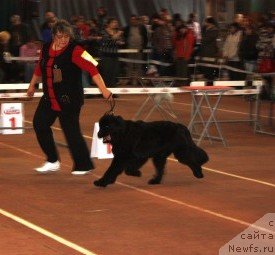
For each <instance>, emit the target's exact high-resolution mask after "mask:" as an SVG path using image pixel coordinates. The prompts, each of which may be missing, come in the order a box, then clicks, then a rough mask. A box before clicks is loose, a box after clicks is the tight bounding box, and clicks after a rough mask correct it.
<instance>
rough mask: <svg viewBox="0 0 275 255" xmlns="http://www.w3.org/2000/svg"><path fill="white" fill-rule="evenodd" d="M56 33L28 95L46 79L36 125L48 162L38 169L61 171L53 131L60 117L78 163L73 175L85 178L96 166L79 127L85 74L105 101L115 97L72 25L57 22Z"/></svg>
mask: <svg viewBox="0 0 275 255" xmlns="http://www.w3.org/2000/svg"><path fill="white" fill-rule="evenodd" d="M52 32H53V40H52V41H51V42H50V43H46V44H45V45H44V46H43V48H42V50H41V55H40V60H39V63H38V64H37V66H36V69H35V71H34V74H33V77H32V80H31V82H30V85H29V88H28V91H27V95H28V96H29V97H32V96H33V95H34V92H35V84H36V83H38V82H40V80H41V78H42V83H43V92H44V95H43V96H42V98H41V100H40V102H39V104H38V107H37V109H36V112H35V114H34V119H33V126H34V130H35V133H36V136H37V140H38V143H39V145H40V147H41V149H42V151H43V152H44V154H45V155H46V162H45V163H44V164H43V165H42V166H41V167H39V168H36V171H38V172H40V173H47V172H52V171H57V170H59V169H60V161H59V156H58V152H57V149H56V146H55V142H54V139H53V133H52V129H51V126H52V124H53V123H54V122H55V120H56V119H57V118H59V121H60V125H61V128H62V130H63V132H64V135H65V138H66V141H67V143H68V146H69V150H70V153H71V156H72V159H73V162H74V165H73V167H72V174H73V175H84V174H87V173H88V172H90V171H91V170H92V169H93V168H94V165H93V163H92V161H91V159H90V154H89V151H88V148H87V144H86V143H85V140H84V138H83V136H82V133H81V130H80V124H79V115H80V110H81V106H82V105H83V103H84V93H83V87H82V83H81V71H82V70H84V71H87V72H89V73H90V75H91V77H92V79H93V81H94V83H95V84H96V85H97V87H98V88H99V90H100V91H101V92H102V94H103V97H104V98H105V99H109V100H112V94H111V92H110V91H109V90H108V89H107V88H106V86H105V83H104V81H103V79H102V78H101V75H100V74H99V73H98V70H97V68H96V65H97V62H96V61H95V60H94V59H93V58H92V56H91V55H89V54H88V53H87V52H86V51H85V50H84V49H82V48H81V47H80V46H78V45H76V44H75V43H74V42H73V30H72V27H71V25H70V24H69V23H68V22H67V21H65V20H60V21H57V22H56V24H55V25H54V26H53V29H52Z"/></svg>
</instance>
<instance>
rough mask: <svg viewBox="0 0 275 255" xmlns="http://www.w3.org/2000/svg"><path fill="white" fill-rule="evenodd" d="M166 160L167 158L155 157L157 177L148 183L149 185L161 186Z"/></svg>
mask: <svg viewBox="0 0 275 255" xmlns="http://www.w3.org/2000/svg"><path fill="white" fill-rule="evenodd" d="M166 159H167V157H164V156H156V157H153V163H154V166H155V168H156V175H155V176H154V178H152V179H151V180H149V181H148V184H159V183H160V182H161V180H162V176H163V174H164V167H165V164H166Z"/></svg>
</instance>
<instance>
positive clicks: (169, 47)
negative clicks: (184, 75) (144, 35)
mask: <svg viewBox="0 0 275 255" xmlns="http://www.w3.org/2000/svg"><path fill="white" fill-rule="evenodd" d="M166 17H167V16H166V15H163V16H162V18H161V19H157V20H156V25H157V26H156V28H155V30H154V32H153V36H152V47H153V58H154V60H157V61H160V62H162V63H164V64H171V63H173V44H172V37H173V34H172V32H173V31H172V29H171V26H170V25H169V20H167V18H166ZM158 72H159V74H160V76H171V75H172V69H171V66H164V65H159V66H158Z"/></svg>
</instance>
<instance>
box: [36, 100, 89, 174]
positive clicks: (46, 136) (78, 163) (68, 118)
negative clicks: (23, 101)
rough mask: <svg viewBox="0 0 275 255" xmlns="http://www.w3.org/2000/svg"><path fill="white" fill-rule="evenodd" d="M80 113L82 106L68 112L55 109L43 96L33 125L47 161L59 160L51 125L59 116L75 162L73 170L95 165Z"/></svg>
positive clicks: (83, 169)
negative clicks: (84, 134) (83, 133)
mask: <svg viewBox="0 0 275 255" xmlns="http://www.w3.org/2000/svg"><path fill="white" fill-rule="evenodd" d="M79 115H80V108H79V109H74V110H72V111H66V112H62V111H61V112H58V111H53V110H52V109H51V105H50V102H49V101H48V100H47V99H46V98H45V97H42V98H41V100H40V102H39V104H38V107H37V109H36V112H35V114H34V118H33V127H34V130H35V133H36V137H37V140H38V143H39V145H40V147H41V149H42V150H43V152H44V153H45V155H46V157H47V161H49V162H55V161H57V160H59V155H58V152H57V148H56V145H55V142H54V137H53V132H52V129H51V126H52V124H53V123H54V122H55V120H56V119H57V118H58V119H59V122H60V125H61V128H62V130H63V132H64V135H65V139H66V141H67V144H68V147H69V150H70V153H71V156H72V159H73V162H74V165H73V168H72V171H74V170H77V171H87V170H90V169H92V168H94V165H93V163H92V161H91V158H90V154H89V150H88V147H87V144H86V142H85V140H84V138H83V135H82V133H81V130H80V125H79Z"/></svg>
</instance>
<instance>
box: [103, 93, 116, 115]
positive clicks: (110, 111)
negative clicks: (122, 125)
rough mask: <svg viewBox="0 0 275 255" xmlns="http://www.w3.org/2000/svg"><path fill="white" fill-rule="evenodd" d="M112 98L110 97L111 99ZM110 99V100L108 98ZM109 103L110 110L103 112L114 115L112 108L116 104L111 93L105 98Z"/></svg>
mask: <svg viewBox="0 0 275 255" xmlns="http://www.w3.org/2000/svg"><path fill="white" fill-rule="evenodd" d="M111 98H112V99H111ZM110 99H111V100H110ZM107 100H108V102H109V104H110V110H109V111H107V112H106V113H105V115H114V109H115V106H116V101H115V99H114V98H113V94H112V93H111V94H110V95H109V96H108V98H107Z"/></svg>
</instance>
